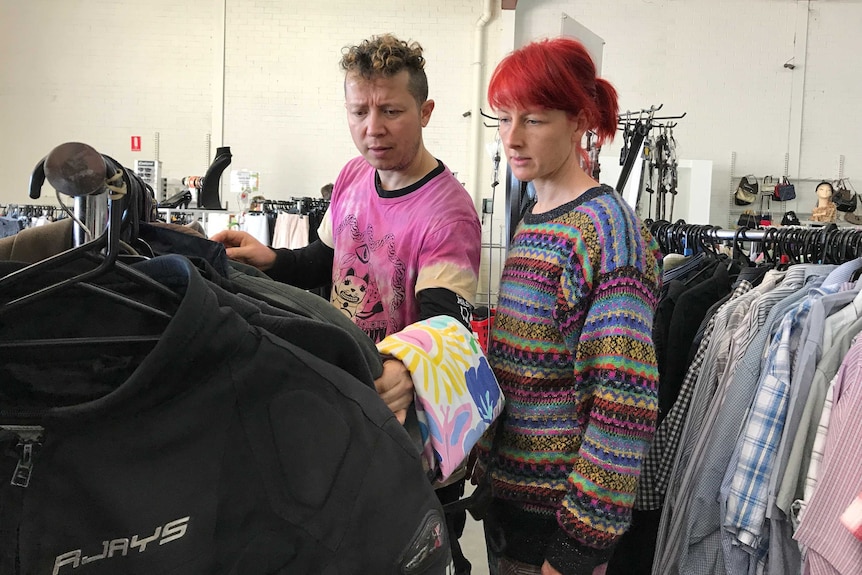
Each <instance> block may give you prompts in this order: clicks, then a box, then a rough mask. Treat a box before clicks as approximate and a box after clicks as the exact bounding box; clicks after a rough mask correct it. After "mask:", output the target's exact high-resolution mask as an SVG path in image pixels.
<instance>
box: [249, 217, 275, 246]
mask: <svg viewBox="0 0 862 575" xmlns="http://www.w3.org/2000/svg"><path fill="white" fill-rule="evenodd" d="M242 230H243V231H246V232H248V233H250V234H251V235H252V236H254V238H255V239H256V240H257V241H259V242H260V243H262V244H263V245H265V246H268V245H269V242H270V238H272V235H271V234H270V232H269V216H267V215H266V214H246V216H245V220H244V221H243V224H242Z"/></svg>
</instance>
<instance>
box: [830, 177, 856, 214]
mask: <svg viewBox="0 0 862 575" xmlns="http://www.w3.org/2000/svg"><path fill="white" fill-rule="evenodd" d="M832 202H833V203H834V204H835V209H837V210H838V211H839V212H854V211H856V191H855V190H854V189H853V187H852V186H851V185H850V181H849V180H847V179H846V178H842V179H840V180H838V181H837V182H836V183H835V191H834V192H833V193H832Z"/></svg>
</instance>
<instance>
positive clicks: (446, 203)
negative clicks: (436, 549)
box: [212, 34, 481, 575]
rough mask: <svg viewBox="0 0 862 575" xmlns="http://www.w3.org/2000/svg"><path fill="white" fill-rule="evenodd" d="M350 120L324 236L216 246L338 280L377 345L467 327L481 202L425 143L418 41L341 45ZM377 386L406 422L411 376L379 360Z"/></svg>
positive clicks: (244, 258) (461, 564)
mask: <svg viewBox="0 0 862 575" xmlns="http://www.w3.org/2000/svg"><path fill="white" fill-rule="evenodd" d="M341 68H342V70H344V73H345V75H344V99H345V108H346V110H347V124H348V126H349V128H350V134H351V136H352V137H353V143H354V144H355V145H356V148H357V149H358V150H359V153H360V156H359V157H356V158H354V159H352V160H350V161H349V162H348V163H347V165H346V166H344V168H343V169H342V170H341V172H340V174H339V175H338V178H337V179H336V180H335V185H334V186H333V189H332V197H331V200H330V204H329V209H328V210H327V212H326V215H325V216H324V218H323V223H322V224H321V226H320V228H319V229H318V235H319V239H318V240H317V241H315V242H314V243H312V244H311V245H309V246H307V247H304V248H300V249H294V250H290V249H271V248H269V247H268V246H265V245H263V244H261V243H260V242H258V241H257V240H256V239H254V238H253V237H252V236H251V235H249V234H247V233H245V232H239V231H224V232H220V233H218V234H216V235H215V236H213V238H212V239H213V240H215V241H219V242H222V243H224V244H225V246H226V247H227V255H228V257H230V258H232V259H235V260H238V261H241V262H244V263H247V264H250V265H253V266H255V267H257V268H258V269H260V270H263V271H264V272H265V273H267V274H268V275H269V276H270V277H272V278H273V279H276V280H279V281H282V282H285V283H289V284H292V285H295V286H298V287H301V288H305V289H313V288H317V287H320V286H322V285H328V284H330V283H331V284H332V291H331V294H332V295H331V297H330V299H331V301H332V303H333V304H334V305H335V306H337V307H338V309H340V310H341V311H342V312H344V313H345V314H346V315H347V316H348V317H349V318H350V319H351V320H353V322H354V323H356V325H358V326H359V327H361V328H362V329H363V330H364V331H365V332H366V333H367V334H368V335H369V337H371V339H373V340H374V341H375V342H379V341H381V340H382V339H383V338H385V337H386V336H387V335H390V334H392V333H395V332H398V331H400V330H401V329H403V328H404V327H406V326H408V325H410V324H412V323H415V322H417V321H419V320H422V319H427V318H429V317H433V316H435V315H441V314H445V315H450V316H452V317H454V318H456V319H458V320H459V321H461V322H462V323H464V324H465V325H466V326H467V327H469V320H470V314H471V309H472V304H473V301H474V298H475V295H476V288H477V284H478V277H479V256H480V249H481V248H480V244H481V226H480V224H479V217H478V214H477V213H476V208H475V207H474V205H473V200H472V198H471V197H470V195H469V194H468V193H467V191H466V190H465V189H464V187H463V186H462V185H461V184H460V182H458V180H457V179H456V178H455V176H454V175H453V174H452V172H451V171H450V170H449V169H448V168H447V167H446V166H445V165H444V164H443V162H441V161H440V160H438V159H437V158H436V157H434V156H433V155H432V154H431V153H430V152H429V151H428V150H427V149H426V148H425V144H424V143H423V140H422V129H423V128H424V127H425V126H426V125H428V121H429V120H430V119H431V112H432V111H433V110H434V100H429V99H428V79H427V76H426V74H425V58H424V56H423V55H422V47H421V46H420V45H419V44H418V43H417V42H406V41H403V40H400V39H398V38H396V37H395V36H393V35H391V34H383V35H379V36H374V37H371V38H369V39H367V40H364V41H362V42H361V43H359V44H358V45H355V46H351V47H349V48H345V49H344V51H343V53H342V59H341ZM375 385H376V387H377V391H378V393H379V394H380V396H381V398H382V399H383V400H384V401H385V402H386V404H387V405H388V406H389V408H390V409H391V410H392V411H393V412H394V413H395V415H396V416H397V417H398V418H399V420H401V421H402V422H403V421H404V418H405V415H406V410H407V408H408V407H409V405H410V403H411V402H412V401H413V381H412V379H411V377H410V372H409V371H408V370H407V369H406V368H405V366H404V365H403V364H402V363H401V362H400V361H398V360H395V359H389V360H387V361H385V362H384V364H383V375H382V376H381V377H380V378H379V379H377V380H376V381H375ZM463 489H464V479H463V474H461V475H460V476H453V477H451V478H450V479H449V481H448V482H447V484H444V485H442V486H440V487H438V489H437V494H438V497H439V498H440V500H441V502H443V503H447V502H449V501H454V500H457V499H458V498H459V497H460V495H461V494H462V493H463ZM447 523H448V527H449V539H450V544H451V546H452V552H453V553H452V554H453V559H454V562H455V572H456V574H457V575H467V574H468V573H470V563H469V562H468V561H467V560H466V559H465V558H464V556H463V555H462V554H461V551H460V547H459V546H458V537H459V536H460V534H461V531H462V530H463V526H464V517H463V514H462V516H460V517H454V516H447Z"/></svg>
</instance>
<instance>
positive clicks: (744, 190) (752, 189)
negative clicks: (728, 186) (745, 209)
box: [733, 174, 759, 206]
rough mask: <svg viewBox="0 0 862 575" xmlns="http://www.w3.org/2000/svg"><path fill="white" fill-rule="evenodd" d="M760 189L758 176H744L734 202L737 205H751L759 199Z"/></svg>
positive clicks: (734, 195)
mask: <svg viewBox="0 0 862 575" xmlns="http://www.w3.org/2000/svg"><path fill="white" fill-rule="evenodd" d="M758 191H759V188H758V185H757V178H755V177H754V176H752V175H750V174H749V175H747V176H742V178H741V179H740V180H739V185H737V186H736V192H734V194H733V203H734V204H736V205H737V206H748V205H751V204H753V203H754V200H756V199H757V194H758Z"/></svg>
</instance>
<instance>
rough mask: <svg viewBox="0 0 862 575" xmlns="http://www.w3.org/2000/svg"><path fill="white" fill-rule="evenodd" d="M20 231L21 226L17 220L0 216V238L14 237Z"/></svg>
mask: <svg viewBox="0 0 862 575" xmlns="http://www.w3.org/2000/svg"><path fill="white" fill-rule="evenodd" d="M20 231H21V226H20V224H19V223H18V220H17V219H14V218H7V217H2V216H0V238H8V237H9V236H14V235H15V234H17V233H18V232H20Z"/></svg>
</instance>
